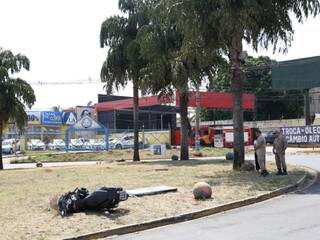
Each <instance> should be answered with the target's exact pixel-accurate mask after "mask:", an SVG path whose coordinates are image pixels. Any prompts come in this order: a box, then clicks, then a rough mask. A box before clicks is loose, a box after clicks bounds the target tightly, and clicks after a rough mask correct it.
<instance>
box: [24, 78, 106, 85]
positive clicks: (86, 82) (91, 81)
mask: <svg viewBox="0 0 320 240" xmlns="http://www.w3.org/2000/svg"><path fill="white" fill-rule="evenodd" d="M28 83H29V84H30V85H40V86H47V85H81V84H83V85H87V84H105V83H103V82H101V81H99V80H92V79H91V78H88V79H83V80H74V81H61V82H60V81H58V82H42V81H37V82H32V81H31V82H28Z"/></svg>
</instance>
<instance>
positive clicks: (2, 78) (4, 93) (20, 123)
mask: <svg viewBox="0 0 320 240" xmlns="http://www.w3.org/2000/svg"><path fill="white" fill-rule="evenodd" d="M29 66H30V62H29V59H28V58H27V57H26V56H24V55H21V54H17V55H14V54H13V53H12V52H11V51H9V50H3V49H2V48H0V169H3V162H2V135H3V129H4V126H5V125H6V124H7V123H8V122H9V121H12V122H15V123H16V124H17V127H18V128H20V129H21V130H22V129H23V127H24V126H25V124H26V122H27V114H26V112H25V105H27V106H28V107H29V108H31V106H32V105H33V104H34V102H35V100H36V98H35V95H34V91H33V89H32V88H31V86H30V85H29V84H28V83H27V82H26V81H24V80H22V79H20V78H13V77H12V75H13V74H17V73H18V72H20V71H21V69H26V70H29Z"/></svg>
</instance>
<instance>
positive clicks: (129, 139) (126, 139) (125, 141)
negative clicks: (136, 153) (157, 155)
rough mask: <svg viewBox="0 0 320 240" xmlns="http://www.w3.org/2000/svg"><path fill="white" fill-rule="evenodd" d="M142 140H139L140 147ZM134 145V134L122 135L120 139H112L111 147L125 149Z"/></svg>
mask: <svg viewBox="0 0 320 240" xmlns="http://www.w3.org/2000/svg"><path fill="white" fill-rule="evenodd" d="M142 144H143V143H142V142H141V141H140V142H139V147H140V148H141V146H142ZM133 147H134V137H133V136H122V137H121V138H118V139H110V141H109V148H110V149H124V148H133Z"/></svg>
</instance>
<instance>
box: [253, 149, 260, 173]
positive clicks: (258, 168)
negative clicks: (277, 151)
mask: <svg viewBox="0 0 320 240" xmlns="http://www.w3.org/2000/svg"><path fill="white" fill-rule="evenodd" d="M254 162H255V165H256V170H257V171H259V170H260V165H259V162H258V156H257V154H256V153H254Z"/></svg>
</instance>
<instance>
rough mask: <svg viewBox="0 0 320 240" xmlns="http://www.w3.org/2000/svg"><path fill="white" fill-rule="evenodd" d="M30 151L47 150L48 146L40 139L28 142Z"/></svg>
mask: <svg viewBox="0 0 320 240" xmlns="http://www.w3.org/2000/svg"><path fill="white" fill-rule="evenodd" d="M28 149H29V150H43V151H44V150H46V145H45V144H44V142H42V141H41V140H40V139H31V140H30V142H28Z"/></svg>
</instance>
